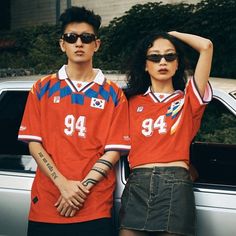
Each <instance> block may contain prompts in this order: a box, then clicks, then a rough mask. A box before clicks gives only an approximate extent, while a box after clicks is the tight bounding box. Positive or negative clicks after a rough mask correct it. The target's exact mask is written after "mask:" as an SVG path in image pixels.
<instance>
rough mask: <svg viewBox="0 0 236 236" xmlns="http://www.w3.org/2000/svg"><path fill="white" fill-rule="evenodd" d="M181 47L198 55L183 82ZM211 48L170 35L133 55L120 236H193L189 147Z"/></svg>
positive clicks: (147, 42)
mask: <svg viewBox="0 0 236 236" xmlns="http://www.w3.org/2000/svg"><path fill="white" fill-rule="evenodd" d="M182 43H185V44H187V45H189V46H190V47H192V48H193V49H195V50H196V51H197V52H198V53H199V58H198V61H197V64H196V68H195V71H194V75H193V76H192V77H190V78H189V80H188V81H187V76H186V75H185V62H184V56H183V53H182V51H181V49H180V45H181V44H182ZM212 54H213V45H212V42H211V41H210V40H208V39H205V38H202V37H200V36H197V35H192V34H186V33H180V32H176V31H172V32H169V33H152V34H150V35H149V36H148V37H146V38H145V39H144V40H143V41H142V42H141V44H140V45H139V47H138V48H137V51H136V55H135V56H134V57H133V58H134V59H133V62H132V63H131V68H130V71H129V74H128V87H127V90H126V94H127V96H128V97H129V109H130V133H131V151H130V154H129V163H130V168H131V174H130V176H129V179H128V182H127V184H126V187H125V190H124V193H123V195H122V207H121V212H120V217H121V231H120V236H148V235H155V236H160V235H161V236H167V235H171V236H173V235H194V234H195V202H194V195H193V190H192V181H191V178H190V174H189V147H190V144H191V141H192V139H193V138H194V136H195V135H196V133H197V131H198V129H199V127H200V122H201V118H202V115H203V112H204V109H205V105H206V104H207V103H208V102H209V101H210V100H211V98H212V91H211V88H210V86H209V84H208V79H209V74H210V69H211V61H212Z"/></svg>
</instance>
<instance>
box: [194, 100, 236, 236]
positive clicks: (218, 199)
mask: <svg viewBox="0 0 236 236" xmlns="http://www.w3.org/2000/svg"><path fill="white" fill-rule="evenodd" d="M229 105H230V104H229ZM234 109H236V107H234ZM231 110H232V107H231V108H230V109H228V107H227V103H225V102H224V99H223V97H221V99H217V97H215V98H214V99H213V101H212V102H211V103H210V104H209V105H208V106H207V109H206V111H205V114H204V117H203V120H202V125H201V128H200V131H199V133H198V135H197V137H196V138H195V140H194V142H193V144H192V146H191V163H192V165H193V166H194V168H195V173H196V180H195V183H194V193H195V200H196V209H197V235H198V236H209V235H210V236H222V235H224V236H235V235H236V227H235V223H236V221H235V219H236V171H235V170H236V117H235V114H234V113H232V112H231Z"/></svg>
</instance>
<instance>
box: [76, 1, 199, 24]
mask: <svg viewBox="0 0 236 236" xmlns="http://www.w3.org/2000/svg"><path fill="white" fill-rule="evenodd" d="M147 2H163V3H171V4H172V3H180V2H186V3H197V2H199V0H188V1H184V0H156V1H148V0H119V1H118V0H96V1H94V0H72V5H77V6H85V7H87V8H89V9H92V10H94V11H95V12H96V13H97V14H99V15H100V16H101V17H102V25H104V26H105V25H108V24H109V22H110V21H111V20H112V19H113V18H114V17H120V16H122V15H123V14H124V12H126V11H128V10H129V9H130V8H131V7H132V6H133V5H136V4H144V3H147Z"/></svg>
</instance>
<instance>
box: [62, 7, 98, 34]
mask: <svg viewBox="0 0 236 236" xmlns="http://www.w3.org/2000/svg"><path fill="white" fill-rule="evenodd" d="M59 21H60V22H61V34H63V33H64V32H65V28H66V26H67V25H68V24H70V23H73V22H78V23H82V22H85V23H87V24H89V25H91V26H92V27H93V30H94V33H95V34H96V35H97V34H98V30H99V28H100V25H101V16H99V15H96V14H95V13H94V12H93V11H90V10H87V9H86V8H85V7H75V6H72V7H70V8H68V9H66V10H65V12H64V13H62V14H61V16H60V18H59Z"/></svg>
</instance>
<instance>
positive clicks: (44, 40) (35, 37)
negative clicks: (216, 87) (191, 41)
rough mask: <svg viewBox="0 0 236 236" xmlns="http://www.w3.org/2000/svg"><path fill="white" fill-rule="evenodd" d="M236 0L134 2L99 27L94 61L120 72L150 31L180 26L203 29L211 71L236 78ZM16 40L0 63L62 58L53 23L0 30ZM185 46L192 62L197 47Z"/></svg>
mask: <svg viewBox="0 0 236 236" xmlns="http://www.w3.org/2000/svg"><path fill="white" fill-rule="evenodd" d="M235 12H236V1H235V0H202V1H201V2H199V3H198V4H196V5H193V4H187V3H178V4H163V3H162V2H155V3H151V2H149V3H147V4H143V5H141V4H137V5H135V6H133V7H132V8H131V9H130V10H128V11H127V12H126V13H125V14H124V15H123V16H122V17H119V18H114V20H112V21H111V22H110V24H109V25H108V26H107V27H103V28H102V29H101V31H100V37H101V40H102V45H101V49H100V50H99V52H97V53H96V55H95V60H94V66H95V67H100V68H102V69H103V70H119V71H121V72H124V71H125V70H126V65H127V61H128V59H129V58H130V57H131V56H132V52H133V50H134V48H135V46H136V44H137V43H138V41H139V40H140V39H141V38H143V37H144V36H145V35H146V34H148V33H149V32H150V31H153V30H158V31H169V30H179V31H182V32H189V33H195V34H199V35H202V36H204V37H208V38H210V39H211V40H212V41H213V43H214V58H213V66H212V74H211V75H212V76H217V77H230V78H236V70H235V64H236V56H235V55H236V14H235ZM2 38H3V39H5V38H10V39H13V40H16V47H15V48H13V49H7V50H2V51H1V53H0V68H8V67H11V68H20V67H23V68H34V70H35V72H36V73H43V72H46V71H51V70H52V71H54V70H57V69H58V68H59V67H60V66H61V64H63V63H65V57H64V56H63V54H62V53H61V52H60V49H59V46H58V39H59V33H58V30H57V27H56V26H49V25H41V26H37V27H30V28H25V29H20V30H18V31H13V32H10V33H9V34H8V35H7V36H6V33H5V32H2V33H1V32H0V39H2ZM186 49H187V56H188V57H189V58H191V59H192V60H191V62H192V65H194V64H195V63H196V58H197V57H196V56H197V55H196V52H194V51H193V50H191V49H189V48H186Z"/></svg>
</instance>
